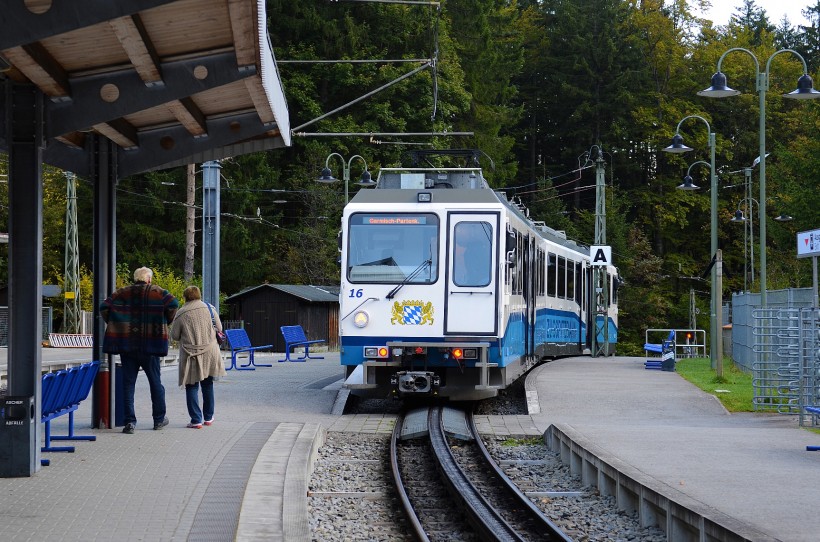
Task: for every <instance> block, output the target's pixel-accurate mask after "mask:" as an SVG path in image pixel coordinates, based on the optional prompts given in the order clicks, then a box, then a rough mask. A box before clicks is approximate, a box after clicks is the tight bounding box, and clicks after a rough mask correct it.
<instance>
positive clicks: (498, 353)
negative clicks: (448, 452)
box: [341, 309, 618, 367]
mask: <svg viewBox="0 0 820 542" xmlns="http://www.w3.org/2000/svg"><path fill="white" fill-rule="evenodd" d="M586 332H587V326H586V323H585V322H581V321H580V318H579V317H578V315H577V314H575V313H572V312H569V311H558V310H555V309H540V310H539V311H538V313H537V315H536V329H535V341H536V344H544V343H552V344H565V343H577V342H579V340H580V341H583V338H584V337H586ZM524 333H525V331H524V314H523V313H514V314H512V315H510V320H509V322H508V324H507V328H506V329H505V331H504V336H503V337H501V338H500V339H497V338H491V337H481V338H479V339H477V340H479V341H482V342H489V343H490V350H489V358H490V359H489V361H490V362H491V363H497V364H498V366H499V367H506V366H507V365H509V364H510V363H513V362H515V361H518V360H520V359H521V358H522V357H523V356H524ZM579 333H580V337H581V338H580V339H579ZM609 336H610V342H616V341H617V337H618V330H617V328H616V326H615V324H614V322H613V321H612V319H610V325H609ZM394 340H401V341H404V342H408V343H411V344H412V343H413V342H428V343H429V342H441V343H442V346H443V347H445V346H446V342H445V340H444V339H443V338H441V337H437V338H433V337H401V338H399V337H389V338H388V337H361V336H356V337H351V336H343V337H341V346H342V354H341V360H342V365H358V364H359V363H361V362H362V360H363V359H364V347H365V346H383V345H385V344H386V343H387V341H394ZM600 340H601V339H600V338H599V341H600ZM428 363H429V364H430V365H431V366H434V367H441V366H451V367H454V366H455V362H453V361H452V360H447V359H445V358H444V356H443V355H441V354H440V353H439V352H437V351H435V349H431V350H428ZM473 363H474V362H471V361H468V362H467V366H471V365H472V364H473Z"/></svg>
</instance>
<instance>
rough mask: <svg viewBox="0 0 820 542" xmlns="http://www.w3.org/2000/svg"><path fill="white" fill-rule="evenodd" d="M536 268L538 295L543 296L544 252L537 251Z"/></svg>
mask: <svg viewBox="0 0 820 542" xmlns="http://www.w3.org/2000/svg"><path fill="white" fill-rule="evenodd" d="M536 266H537V267H538V271H537V273H536V276H537V277H538V290H537V292H538V295H544V284H545V282H546V281H545V280H544V273H546V269H545V267H546V259H545V258H544V251H543V250H541V249H538V261H537V262H536Z"/></svg>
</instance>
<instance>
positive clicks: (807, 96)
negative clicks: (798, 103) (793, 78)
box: [783, 73, 820, 100]
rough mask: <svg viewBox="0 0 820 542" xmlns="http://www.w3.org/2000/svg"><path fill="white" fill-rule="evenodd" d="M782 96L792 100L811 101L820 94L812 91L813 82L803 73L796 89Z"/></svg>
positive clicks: (819, 96)
mask: <svg viewBox="0 0 820 542" xmlns="http://www.w3.org/2000/svg"><path fill="white" fill-rule="evenodd" d="M783 96H784V97H786V98H792V99H794V100H813V99H816V98H820V92H818V91H816V90H814V82H813V81H812V79H811V76H810V75H809V74H807V73H804V74H803V75H801V76H800V79H798V80H797V89H796V90H793V91H791V92H789V93H788V94H784V95H783Z"/></svg>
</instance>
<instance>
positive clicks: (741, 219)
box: [730, 168, 794, 291]
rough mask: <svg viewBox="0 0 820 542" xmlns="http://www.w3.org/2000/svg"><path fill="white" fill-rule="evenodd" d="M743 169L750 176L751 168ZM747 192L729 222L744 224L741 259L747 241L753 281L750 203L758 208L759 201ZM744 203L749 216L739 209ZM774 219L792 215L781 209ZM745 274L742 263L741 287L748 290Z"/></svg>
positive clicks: (753, 256)
mask: <svg viewBox="0 0 820 542" xmlns="http://www.w3.org/2000/svg"><path fill="white" fill-rule="evenodd" d="M744 171H745V172H747V173H748V175H749V176H751V169H749V168H746V169H745V170H744ZM747 194H748V195H747V196H746V197H744V198H743V199H741V200H740V201H739V202H738V204H737V210H736V211H735V216H733V217H732V219H731V220H730V222H734V223H736V224H740V223H742V224H743V226H744V227H743V259H744V262H745V261H746V254H747V250H746V247H747V243H748V246H749V247H750V248H751V279H752V280H751V282H752V283H754V281H755V263H754V259H755V246H754V244H755V234H754V221H753V219H752V217H753V216H754V206H752V204H753V203H756V204H757V208H758V209H760V202H759V201H757V200H756V199H754V198H753V197H751V192H747ZM774 199H778V198H774ZM744 203H746V210H747V212H748V213H749V218H746V217H745V216H744V215H743V211H742V210H741V209H740V207H741V205H743V204H744ZM774 219H775V220H776V221H777V222H789V221H791V220H794V218H793V217H791V216H789V215H788V214H787V213H784V212H782V211H781V212H780V214H779V215H777V216H776V217H774ZM747 224H748V227H747ZM746 275H747V273H746V265H745V264H744V266H743V289H744V290H746V291H748V290H747V289H746Z"/></svg>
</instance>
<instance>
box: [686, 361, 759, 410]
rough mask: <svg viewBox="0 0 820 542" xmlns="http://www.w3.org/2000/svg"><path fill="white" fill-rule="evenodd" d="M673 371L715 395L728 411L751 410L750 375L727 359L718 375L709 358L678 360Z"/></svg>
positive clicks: (752, 394) (752, 395) (752, 393)
mask: <svg viewBox="0 0 820 542" xmlns="http://www.w3.org/2000/svg"><path fill="white" fill-rule="evenodd" d="M675 371H677V372H678V374H680V375H681V376H682V377H683V378H685V379H686V380H688V381H689V382H691V383H692V384H694V385H695V386H697V387H699V388H700V389H702V390H703V391H705V392H706V393H711V394H712V395H714V396H716V397H717V398H718V399H719V400H720V402H721V403H723V406H724V407H726V410H728V411H729V412H752V398H753V397H754V390H753V389H752V375H750V374H747V373H744V372H743V371H741V370H740V369H738V368H737V367H735V364H734V363H732V362H731V361H729V360H726V361H724V362H723V376H722V377H718V376H717V373H716V372H715V370H714V369H712V367H711V363H710V361H709V358H686V359H681V360H678V362H677V363H676V364H675Z"/></svg>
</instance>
